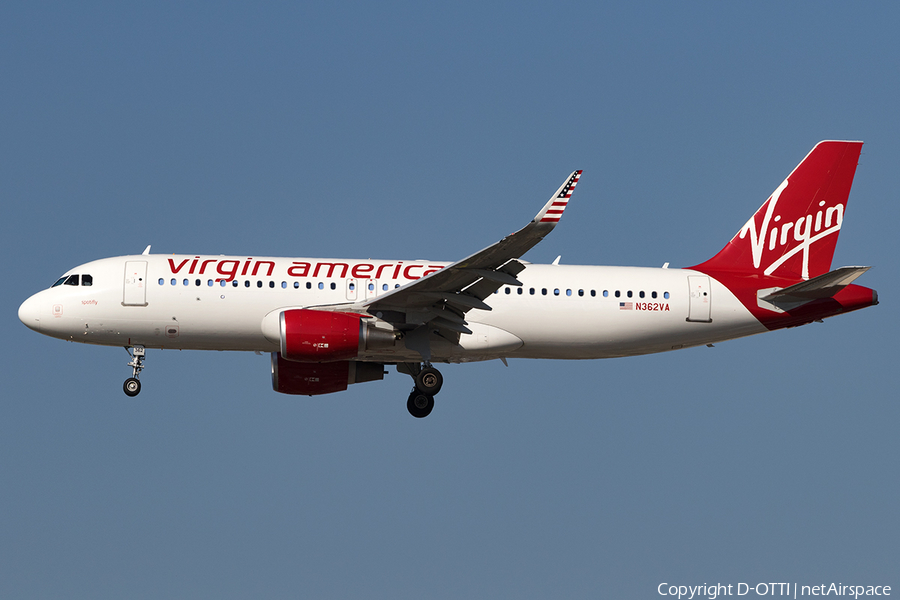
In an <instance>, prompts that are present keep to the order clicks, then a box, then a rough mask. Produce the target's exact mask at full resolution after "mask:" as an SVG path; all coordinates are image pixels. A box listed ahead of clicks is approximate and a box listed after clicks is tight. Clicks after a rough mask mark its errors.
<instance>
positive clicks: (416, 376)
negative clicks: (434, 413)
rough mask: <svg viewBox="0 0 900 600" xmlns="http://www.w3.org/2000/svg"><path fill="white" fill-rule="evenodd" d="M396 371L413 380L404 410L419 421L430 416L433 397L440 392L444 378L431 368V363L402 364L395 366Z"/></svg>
mask: <svg viewBox="0 0 900 600" xmlns="http://www.w3.org/2000/svg"><path fill="white" fill-rule="evenodd" d="M397 370H398V371H400V372H402V373H406V374H408V375H409V376H410V377H412V378H413V382H414V383H415V387H413V389H412V392H410V394H409V398H408V399H407V401H406V409H407V410H408V411H409V414H411V415H412V416H414V417H416V418H417V419H421V418H423V417H427V416H428V415H430V414H431V410H432V409H433V408H434V397H435V395H436V394H437V393H438V392H440V391H441V386H443V385H444V377H443V376H442V375H441V372H440V371H438V370H437V369H435V368H434V367H432V366H431V363H425V364H423V365H420V364H418V363H403V364H402V365H397Z"/></svg>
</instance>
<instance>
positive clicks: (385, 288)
mask: <svg viewBox="0 0 900 600" xmlns="http://www.w3.org/2000/svg"><path fill="white" fill-rule="evenodd" d="M387 288H388V284H386V283H385V284H384V285H382V286H381V290H382V291H384V292H386V291H387Z"/></svg>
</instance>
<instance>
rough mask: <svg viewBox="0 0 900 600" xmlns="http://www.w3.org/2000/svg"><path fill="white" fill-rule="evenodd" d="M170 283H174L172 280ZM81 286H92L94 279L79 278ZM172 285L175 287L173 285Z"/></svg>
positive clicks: (87, 277) (86, 276) (87, 276)
mask: <svg viewBox="0 0 900 600" xmlns="http://www.w3.org/2000/svg"><path fill="white" fill-rule="evenodd" d="M172 281H175V280H174V279H173V280H172ZM81 285H94V278H93V277H91V276H90V275H82V276H81ZM172 285H175V284H174V283H173V284H172Z"/></svg>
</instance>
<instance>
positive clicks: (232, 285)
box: [231, 279, 238, 287]
mask: <svg viewBox="0 0 900 600" xmlns="http://www.w3.org/2000/svg"><path fill="white" fill-rule="evenodd" d="M237 286H238V280H237V279H234V280H232V282H231V287H237Z"/></svg>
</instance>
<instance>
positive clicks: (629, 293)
mask: <svg viewBox="0 0 900 600" xmlns="http://www.w3.org/2000/svg"><path fill="white" fill-rule="evenodd" d="M633 295H634V294H632V293H631V290H628V293H627V294H626V296H628V297H629V298H631V297H632V296H633Z"/></svg>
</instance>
